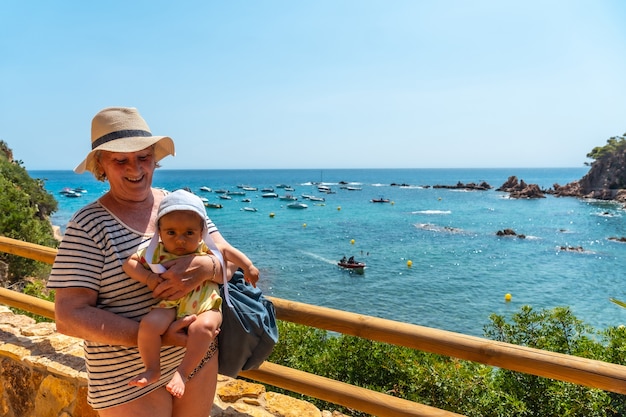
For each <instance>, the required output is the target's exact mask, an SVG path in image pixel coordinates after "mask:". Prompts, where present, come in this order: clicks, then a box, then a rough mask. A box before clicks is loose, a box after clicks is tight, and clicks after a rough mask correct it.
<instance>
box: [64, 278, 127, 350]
mask: <svg viewBox="0 0 626 417" xmlns="http://www.w3.org/2000/svg"><path fill="white" fill-rule="evenodd" d="M96 300H97V293H96V291H94V290H90V289H87V288H57V289H56V295H55V303H54V308H55V321H56V326H57V330H58V331H59V332H60V333H63V334H66V335H68V336H74V337H78V338H81V339H85V340H90V341H93V342H98V343H106V344H109V345H124V346H136V345H137V331H138V329H139V323H138V322H136V321H134V320H131V319H127V318H125V317H122V316H119V315H117V314H114V313H111V312H108V311H105V310H102V309H99V308H97V307H96Z"/></svg>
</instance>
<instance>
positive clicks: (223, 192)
mask: <svg viewBox="0 0 626 417" xmlns="http://www.w3.org/2000/svg"><path fill="white" fill-rule="evenodd" d="M227 192H228V191H226V190H222V189H220V190H215V193H216V194H226V193H227Z"/></svg>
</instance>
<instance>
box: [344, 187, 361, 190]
mask: <svg viewBox="0 0 626 417" xmlns="http://www.w3.org/2000/svg"><path fill="white" fill-rule="evenodd" d="M346 190H348V191H361V190H362V188H361V187H346Z"/></svg>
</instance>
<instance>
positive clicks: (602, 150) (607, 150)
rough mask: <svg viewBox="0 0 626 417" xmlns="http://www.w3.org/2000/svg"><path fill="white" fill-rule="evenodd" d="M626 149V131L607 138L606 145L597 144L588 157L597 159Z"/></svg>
mask: <svg viewBox="0 0 626 417" xmlns="http://www.w3.org/2000/svg"><path fill="white" fill-rule="evenodd" d="M624 150H626V133H624V134H623V135H622V136H613V137H612V138H609V139H607V141H606V145H604V146H596V147H595V148H593V149H592V150H591V152H589V153H588V154H587V158H590V159H593V160H594V161H597V160H599V159H602V158H604V157H607V156H610V155H615V154H617V153H619V152H623V151H624Z"/></svg>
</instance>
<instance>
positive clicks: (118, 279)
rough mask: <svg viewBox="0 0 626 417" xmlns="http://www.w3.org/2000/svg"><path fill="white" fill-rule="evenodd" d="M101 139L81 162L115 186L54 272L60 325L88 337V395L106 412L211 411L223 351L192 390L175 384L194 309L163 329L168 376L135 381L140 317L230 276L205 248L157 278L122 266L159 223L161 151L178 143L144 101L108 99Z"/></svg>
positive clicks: (67, 244) (169, 415)
mask: <svg viewBox="0 0 626 417" xmlns="http://www.w3.org/2000/svg"><path fill="white" fill-rule="evenodd" d="M91 144H92V150H91V152H89V154H88V155H87V157H86V158H85V160H84V161H83V162H82V163H81V164H80V165H79V166H78V167H76V169H75V171H76V172H77V173H83V172H85V171H90V172H91V173H93V174H94V176H95V177H96V178H97V179H98V180H101V181H104V180H108V181H109V185H110V189H109V191H108V192H107V193H106V194H104V195H103V196H102V197H101V198H99V199H98V200H97V201H94V202H92V203H90V204H88V205H87V206H85V207H83V208H82V209H80V210H79V211H78V212H77V213H76V214H75V215H74V216H73V217H72V219H71V220H70V222H69V223H68V225H67V228H66V232H65V235H64V237H63V240H62V242H61V244H60V246H59V251H58V254H57V257H56V259H55V262H54V265H53V268H52V272H51V274H50V279H49V282H48V287H49V288H51V289H55V290H56V301H55V310H56V325H57V329H58V331H59V332H61V333H64V334H67V335H70V336H74V337H78V338H82V339H84V340H85V362H86V367H87V375H88V381H89V387H88V401H89V404H90V405H91V406H92V407H93V408H94V409H95V410H97V411H98V413H99V415H100V417H124V416H129V417H130V416H135V417H136V416H140V417H141V416H146V417H196V416H197V417H206V416H208V415H209V413H210V411H211V407H212V404H213V398H214V395H215V387H216V384H217V367H218V361H217V355H214V356H213V357H208V356H207V357H205V359H206V361H204V362H205V363H204V365H203V366H202V367H201V368H199V369H196V370H195V371H194V376H193V378H192V379H190V380H189V382H188V384H187V387H186V392H185V395H184V396H183V397H181V398H174V397H173V396H172V395H170V393H169V392H167V390H166V388H165V385H166V384H167V382H168V381H169V380H170V379H171V378H172V375H173V373H174V371H175V370H176V368H177V366H178V365H179V363H180V361H181V360H182V357H183V354H184V351H185V350H184V348H183V346H185V344H186V340H187V336H186V334H185V331H184V330H185V327H186V326H188V325H189V324H190V323H191V322H193V320H195V317H194V316H191V317H188V318H186V319H182V320H179V321H178V322H175V323H174V324H172V326H170V328H169V329H168V331H167V332H166V334H165V335H164V336H163V345H164V346H163V348H162V350H161V367H162V369H161V378H160V380H159V381H158V382H157V383H155V384H153V385H150V386H147V387H135V386H129V385H128V380H129V378H130V377H132V376H134V375H136V374H138V373H140V372H141V371H142V370H143V364H142V361H141V358H140V355H139V352H138V350H137V334H138V329H139V321H140V320H141V318H142V317H143V316H144V315H146V314H147V313H148V312H149V311H150V309H151V308H152V306H153V305H155V304H156V302H157V301H158V300H156V299H157V298H164V299H176V298H180V297H182V296H183V295H184V294H186V293H187V292H189V291H190V290H191V289H192V288H193V287H195V286H196V285H197V284H199V283H201V282H203V281H204V280H205V279H211V277H221V276H222V273H221V270H220V269H219V268H220V267H219V262H217V263H216V264H217V265H213V264H214V263H213V262H211V260H210V259H209V257H202V256H197V257H193V256H190V257H185V258H180V259H178V260H174V261H171V262H169V263H167V264H165V266H166V267H167V268H168V271H166V272H164V273H163V274H161V276H158V275H153V278H151V279H150V280H149V281H148V282H147V285H145V284H142V283H139V282H137V281H134V280H133V279H131V278H129V277H128V276H127V275H126V274H125V273H124V272H123V270H122V265H123V263H124V260H125V259H126V258H128V257H129V256H130V255H131V254H133V253H135V252H136V251H137V249H138V248H139V247H140V246H143V245H145V244H147V242H148V240H149V238H150V237H152V235H153V234H154V232H155V230H154V225H155V221H154V220H155V216H156V214H157V209H158V207H159V203H160V201H161V199H162V198H163V195H164V192H163V191H161V190H158V189H154V188H152V177H153V174H154V170H155V169H156V168H157V166H158V161H160V160H161V159H162V158H164V157H166V156H167V155H174V154H175V153H174V143H173V141H172V139H171V138H169V137H166V136H152V134H151V133H150V129H149V128H148V125H147V124H146V122H145V121H144V120H143V118H142V117H141V116H140V115H139V113H138V112H137V110H136V109H133V108H107V109H104V110H102V111H100V112H99V113H98V114H97V115H96V116H95V117H94V119H93V121H92V128H91ZM207 227H208V228H209V231H210V233H211V237H213V239H214V240H215V241H216V242H225V240H224V238H223V237H222V236H221V234H220V233H219V232H218V231H217V229H216V227H215V225H214V224H213V223H212V222H211V221H210V220H209V221H208V223H207ZM213 268H218V270H217V271H214V269H213ZM229 269H231V268H230V265H229ZM232 272H234V271H232Z"/></svg>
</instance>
